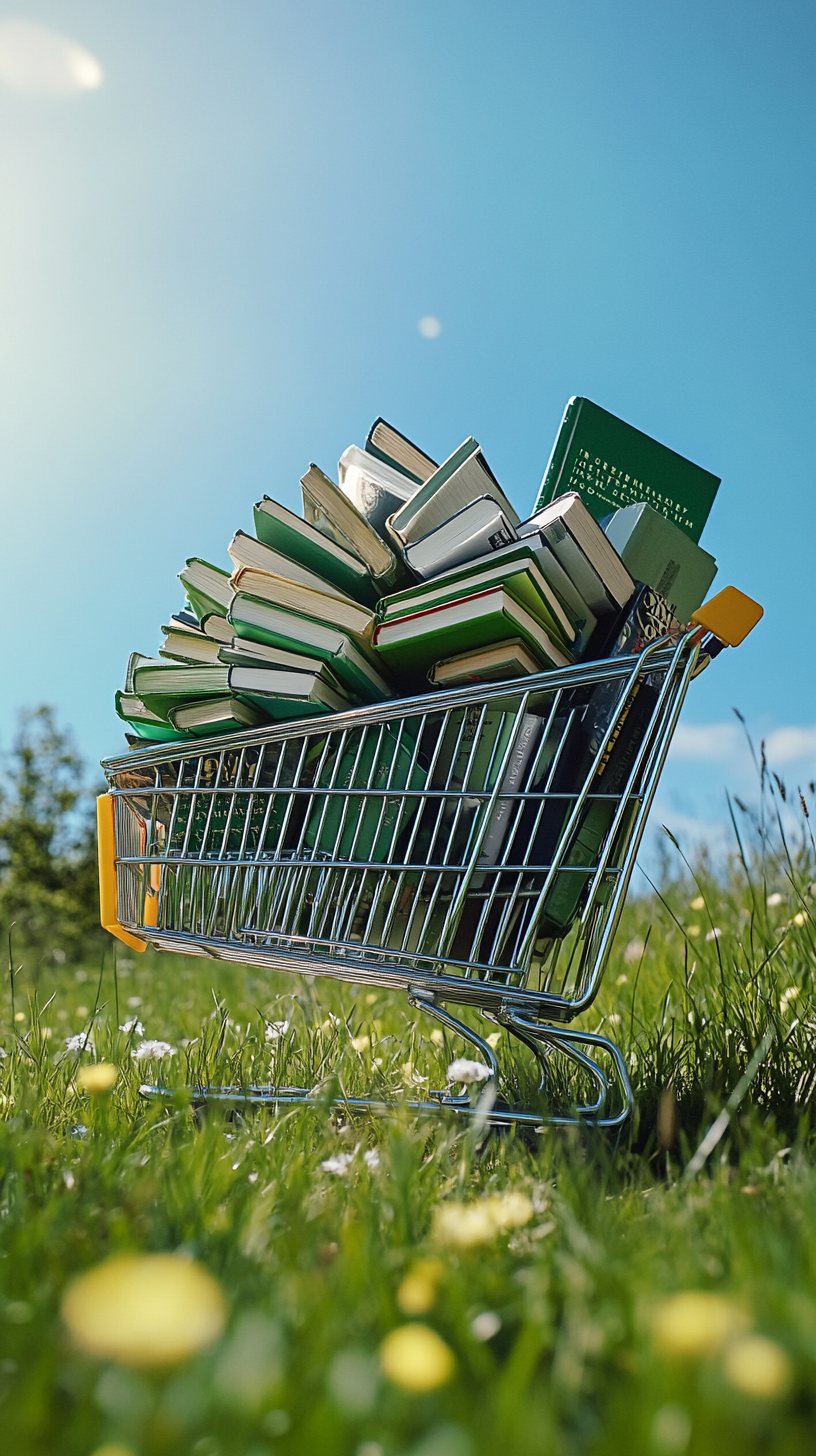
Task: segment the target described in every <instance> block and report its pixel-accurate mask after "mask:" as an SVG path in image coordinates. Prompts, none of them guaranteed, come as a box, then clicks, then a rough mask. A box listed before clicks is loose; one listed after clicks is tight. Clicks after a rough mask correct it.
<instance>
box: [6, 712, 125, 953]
mask: <svg viewBox="0 0 816 1456" xmlns="http://www.w3.org/2000/svg"><path fill="white" fill-rule="evenodd" d="M91 807H92V805H91V802H90V796H89V794H88V792H87V790H86V789H85V788H84V784H83V764H82V760H81V758H80V757H79V754H78V753H77V751H76V749H75V748H74V746H73V744H72V741H71V738H70V735H69V734H68V733H66V732H65V731H64V730H62V729H60V728H59V727H58V725H57V723H56V720H55V717H54V712H53V709H51V708H49V707H40V708H35V709H34V710H33V711H29V712H23V713H21V715H20V723H19V728H18V732H17V736H16V738H15V740H14V743H13V746H12V749H11V753H10V754H9V755H8V762H7V765H6V772H5V774H4V782H2V783H0V928H2V933H3V940H4V942H5V941H6V939H7V936H8V932H9V930H10V928H11V927H12V925H13V927H14V938H13V939H14V949H15V952H16V953H21V954H22V955H23V956H28V957H31V956H35V955H39V956H42V954H43V953H44V952H46V951H47V950H51V951H56V952H57V956H58V958H59V957H60V956H64V957H65V958H66V959H69V960H75V959H76V958H77V956H79V955H80V954H82V953H87V951H88V949H89V948H90V945H91V944H93V943H96V944H98V945H100V946H101V944H102V935H101V932H100V930H99V895H98V888H97V867H96V837H95V829H94V825H93V821H92V818H91V814H90V810H91Z"/></svg>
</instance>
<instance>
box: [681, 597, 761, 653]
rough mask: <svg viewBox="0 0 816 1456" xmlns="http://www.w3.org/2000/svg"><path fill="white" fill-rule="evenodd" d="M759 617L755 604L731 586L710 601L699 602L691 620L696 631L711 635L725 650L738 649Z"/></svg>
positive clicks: (757, 603) (759, 607)
mask: <svg viewBox="0 0 816 1456" xmlns="http://www.w3.org/2000/svg"><path fill="white" fill-rule="evenodd" d="M763 615H764V611H763V608H762V607H761V606H760V605H759V602H755V601H753V600H752V599H751V597H747V596H746V595H745V592H741V591H739V590H738V588H737V587H735V586H726V587H723V590H722V591H721V592H717V595H716V596H715V597H712V598H711V600H710V601H708V602H703V605H702V606H701V607H699V608H698V609H697V611H696V612H695V613H694V615H693V616H692V619H691V620H692V622H693V623H694V625H695V626H696V627H704V628H705V630H706V632H713V633H714V636H715V637H716V638H718V639H719V641H720V642H724V643H725V645H726V647H739V645H740V643H741V642H744V641H745V638H746V637H747V636H748V633H749V632H752V631H753V629H754V627H755V626H756V624H757V622H758V621H759V620H760V618H761V617H762V616H763Z"/></svg>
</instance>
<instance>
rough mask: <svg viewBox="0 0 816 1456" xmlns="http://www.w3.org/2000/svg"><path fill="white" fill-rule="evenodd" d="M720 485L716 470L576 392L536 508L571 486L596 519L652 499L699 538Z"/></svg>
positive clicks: (664, 513) (684, 529) (560, 430)
mask: <svg viewBox="0 0 816 1456" xmlns="http://www.w3.org/2000/svg"><path fill="white" fill-rule="evenodd" d="M719 484H720V478H719V476H717V475H712V474H711V471H710V470H703V468H702V466H700V465H695V464H693V462H692V461H691V460H686V458H685V456H683V455H678V454H677V452H676V450H670V449H669V448H668V446H667V445H661V444H660V443H659V441H658V440H653V439H652V438H651V436H650V435H644V434H643V431H642V430H636V429H635V427H634V425H627V424H626V422H625V421H624V420H619V419H618V417H617V415H612V414H610V413H609V411H608V410H605V409H601V406H600V405H598V404H593V403H592V400H591V399H582V398H581V397H580V396H578V395H575V396H573V398H572V399H571V400H570V402H569V404H568V405H567V408H566V410H565V412H564V418H563V420H562V421H561V428H560V429H559V431H558V436H557V438H556V441H555V444H554V446H553V451H552V455H551V456H550V461H549V464H548V466H547V469H546V471H545V473H544V479H543V481H542V482H541V490H540V491H539V495H538V501H537V503H536V510H537V511H540V510H541V509H542V508H543V507H544V506H547V505H549V503H550V501H552V500H555V499H556V497H557V496H560V495H564V494H565V493H566V492H567V491H569V490H574V491H577V493H578V495H579V496H580V497H581V500H582V501H583V502H584V505H585V506H586V507H587V510H589V511H591V512H592V514H593V516H594V517H595V519H596V521H599V520H602V519H603V517H604V516H608V515H609V514H610V512H611V511H617V510H619V509H620V507H621V506H629V505H634V504H635V503H636V502H637V501H646V503H647V505H650V506H652V507H653V509H654V510H656V511H660V513H661V515H664V516H666V518H667V519H668V520H670V521H673V522H674V524H675V525H676V526H679V527H680V528H681V530H683V531H685V532H686V534H687V535H688V536H690V537H691V539H692V541H699V539H700V533H701V532H702V529H703V526H704V525H705V523H706V521H707V519H708V513H709V511H710V510H711V507H712V505H713V503H714V497H715V495H716V494H717V487H718V486H719Z"/></svg>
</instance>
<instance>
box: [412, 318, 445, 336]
mask: <svg viewBox="0 0 816 1456" xmlns="http://www.w3.org/2000/svg"><path fill="white" fill-rule="evenodd" d="M417 328H418V329H419V332H420V333H421V335H422V337H423V339H438V338H439V335H440V334H441V332H442V325H441V323H440V322H439V319H438V318H434V316H433V314H432V313H426V314H424V315H423V317H422V318H421V319H420V320H419V323H418V324H417Z"/></svg>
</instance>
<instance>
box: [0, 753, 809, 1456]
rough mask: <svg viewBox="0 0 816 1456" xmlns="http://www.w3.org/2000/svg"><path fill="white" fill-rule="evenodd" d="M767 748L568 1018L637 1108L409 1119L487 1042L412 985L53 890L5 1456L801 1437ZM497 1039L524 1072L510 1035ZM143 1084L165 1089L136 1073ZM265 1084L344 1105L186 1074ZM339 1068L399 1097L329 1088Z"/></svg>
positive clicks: (785, 804) (805, 1199)
mask: <svg viewBox="0 0 816 1456" xmlns="http://www.w3.org/2000/svg"><path fill="white" fill-rule="evenodd" d="M762 774H763V789H764V797H763V806H764V807H763V810H762V817H761V818H756V817H752V816H751V815H750V814H749V813H748V812H746V811H744V810H743V809H742V807H741V806H739V805H737V806H735V837H734V853H733V856H732V857H731V859H730V860H729V861H728V863H722V864H716V865H714V864H710V863H708V862H707V861H706V860H705V858H704V857H703V858H702V859H701V860H700V861H699V862H698V863H695V865H694V867H693V873H692V869H691V868H690V867H688V866H686V865H685V863H684V862H683V860H682V858H681V857H680V856H679V854H678V853H677V852H676V851H675V848H674V846H673V845H671V844H670V843H669V842H668V841H667V862H666V867H665V870H664V873H663V875H662V877H661V879H660V883H659V884H658V885H657V886H656V887H654V888H653V889H650V890H649V892H648V893H646V894H642V895H639V896H637V897H635V898H632V899H631V901H630V903H629V905H628V907H627V909H626V912H625V917H624V922H623V925H622V927H621V931H620V933H619V935H618V938H617V942H616V946H615V949H614V952H613V955H612V958H611V961H610V964H609V967H608V970H607V974H606V977H605V980H604V983H603V988H602V992H601V995H600V997H599V999H598V1001H597V1003H596V1005H595V1007H594V1008H593V1010H592V1011H591V1012H590V1013H589V1014H588V1015H587V1016H586V1017H585V1018H584V1023H583V1024H584V1025H585V1026H586V1027H587V1028H588V1029H590V1030H597V1029H603V1030H604V1031H605V1032H607V1033H608V1034H611V1035H613V1036H614V1037H615V1039H616V1040H617V1041H618V1043H619V1044H620V1046H621V1047H622V1049H623V1052H624V1055H625V1057H626V1060H627V1064H628V1066H629V1069H630V1074H631V1078H632V1082H633V1086H634V1091H635V1096H636V1102H637V1106H636V1112H635V1116H634V1118H633V1120H632V1122H631V1123H630V1125H628V1126H627V1127H626V1128H625V1129H624V1130H623V1131H622V1132H618V1133H614V1134H610V1133H603V1132H599V1131H597V1130H593V1129H592V1128H590V1127H584V1128H578V1129H558V1128H548V1129H545V1130H544V1131H542V1132H541V1133H539V1134H537V1135H532V1134H526V1135H524V1136H520V1135H516V1134H512V1133H506V1132H496V1131H493V1132H491V1131H490V1130H489V1129H487V1128H484V1127H480V1126H478V1124H477V1125H476V1126H475V1127H474V1126H473V1125H472V1124H468V1123H467V1122H464V1121H457V1120H456V1119H454V1118H453V1117H450V1116H444V1117H429V1116H416V1115H414V1114H411V1113H410V1112H409V1111H408V1110H407V1109H405V1107H404V1106H401V1100H402V1101H404V1099H405V1098H406V1097H407V1096H416V1095H417V1094H418V1093H419V1094H423V1093H427V1089H428V1088H429V1087H441V1086H444V1085H445V1079H446V1074H447V1068H448V1066H449V1064H450V1062H451V1061H452V1060H453V1059H454V1058H456V1057H457V1056H462V1055H472V1049H469V1048H467V1047H465V1046H464V1044H463V1043H462V1042H457V1040H456V1038H455V1037H454V1036H451V1035H449V1034H448V1033H443V1032H441V1031H440V1030H438V1029H436V1028H435V1025H434V1023H433V1022H431V1021H429V1020H426V1019H422V1018H421V1017H420V1016H419V1015H418V1014H417V1013H415V1012H413V1011H411V1010H410V1009H409V1008H408V1007H407V1006H406V1004H405V1001H404V998H400V997H399V996H397V995H392V994H386V993H382V992H379V991H376V990H370V989H368V988H366V987H346V986H338V985H335V984H333V983H330V982H326V981H319V980H311V979H309V978H306V979H304V978H295V977H287V976H283V975H269V974H266V973H265V972H263V971H259V970H258V969H257V968H251V967H247V968H245V967H241V966H224V965H219V964H218V963H215V962H209V961H205V960H200V959H195V958H188V957H182V956H175V955H153V954H147V955H144V956H138V955H134V954H132V953H130V952H129V951H127V950H126V948H125V947H123V946H121V945H118V946H114V944H113V942H112V941H108V942H107V944H105V943H104V942H103V940H102V939H101V938H100V939H96V940H94V939H93V937H91V938H90V940H88V941H87V946H86V948H84V949H83V947H82V946H78V945H71V946H69V947H68V948H67V949H66V945H65V943H64V939H65V938H64V935H63V936H62V941H61V940H60V926H63V927H64V925H65V924H66V921H65V916H64V913H63V912H64V909H65V907H64V905H63V907H62V911H61V912H60V913H61V914H62V915H63V918H62V919H61V920H60V918H59V915H58V914H57V908H58V907H57V908H55V909H54V921H53V927H52V928H53V934H51V935H50V936H49V935H48V934H46V933H45V931H43V924H44V922H43V918H42V915H41V917H40V920H41V924H40V931H41V933H40V938H39V941H36V940H35V939H32V940H31V943H30V944H26V943H23V944H22V946H21V947H20V948H19V950H18V945H19V944H20V934H19V930H18V929H17V928H15V929H14V930H13V931H12V934H11V941H10V951H9V954H10V960H9V967H8V975H7V977H6V982H5V990H4V993H3V1001H2V1036H1V1037H0V1045H2V1056H0V1100H1V1101H2V1110H3V1120H2V1122H1V1123H0V1178H1V1179H2V1192H1V1193H0V1198H1V1200H2V1201H1V1202H0V1220H1V1221H0V1231H1V1232H0V1291H1V1292H0V1426H1V1427H2V1431H3V1438H2V1449H3V1451H4V1452H8V1453H9V1456H29V1453H31V1456H41V1453H42V1456H44V1453H53V1456H93V1453H97V1456H102V1453H104V1456H162V1453H168V1456H170V1453H172V1456H275V1453H280V1456H505V1453H507V1456H539V1453H550V1452H552V1453H554V1456H561V1453H563V1456H572V1453H576V1456H577V1453H597V1456H605V1453H610V1456H611V1453H631V1456H640V1453H643V1456H683V1453H689V1456H697V1453H700V1456H703V1453H705V1456H708V1453H712V1456H730V1453H734V1456H737V1453H738V1456H751V1453H755V1452H756V1453H760V1452H762V1453H766V1452H774V1453H776V1452H779V1453H800V1452H805V1451H810V1450H812V1449H813V1444H814V1439H816V1167H815V1166H814V1140H813V1132H812V1127H811V1123H812V1113H811V1108H812V1106H813V1092H814V1087H816V1054H815V1052H816V1008H814V1004H813V967H814V951H815V950H816V926H814V916H816V898H814V893H816V885H814V880H816V869H815V868H814V852H813V840H812V836H811V834H810V827H811V820H810V819H809V817H808V813H809V811H810V810H811V809H812V787H811V788H809V789H806V791H805V797H804V798H802V799H799V798H798V796H797V794H796V793H793V794H791V793H790V792H787V791H786V790H785V788H784V785H780V784H779V783H778V782H775V781H774V779H773V777H772V776H771V775H768V774H767V772H766V771H765V769H764V765H763V766H762ZM7 888H8V887H7ZM9 893H10V891H9ZM7 901H8V894H7ZM42 903H43V904H47V903H50V902H48V901H47V899H46V900H43V902H42ZM53 904H54V905H55V906H56V905H57V902H56V901H54V902H53ZM5 908H6V912H7V913H9V905H8V903H6V907H5ZM41 908H42V907H41ZM46 919H47V917H46ZM46 929H47V926H46ZM15 937H17V938H15ZM23 941H24V937H23ZM758 1047H759V1048H760V1049H761V1050H764V1056H763V1057H762V1059H761V1060H760V1062H759V1064H758V1065H756V1067H755V1075H754V1076H753V1078H752V1080H751V1083H750V1086H748V1087H747V1088H746V1089H745V1091H744V1096H743V1097H742V1099H741V1101H740V1104H739V1107H738V1108H736V1109H735V1110H734V1111H733V1115H732V1116H731V1118H730V1121H728V1125H727V1126H725V1120H723V1124H722V1128H723V1135H722V1137H721V1138H720V1140H719V1141H718V1142H717V1143H716V1146H713V1147H712V1149H711V1151H710V1154H709V1156H708V1157H707V1159H706V1160H705V1162H704V1163H703V1164H702V1167H700V1168H699V1170H698V1171H696V1172H695V1171H692V1172H691V1173H689V1171H688V1164H689V1161H690V1159H691V1158H692V1155H693V1154H694V1152H695V1149H696V1148H697V1147H698V1146H699V1144H700V1141H701V1139H702V1138H703V1136H704V1134H705V1133H706V1131H707V1129H709V1127H710V1126H711V1124H712V1122H714V1120H715V1119H716V1118H717V1116H718V1115H719V1114H720V1113H721V1111H722V1109H723V1106H724V1104H725V1103H726V1101H727V1099H728V1097H729V1095H730V1094H732V1093H733V1091H734V1089H735V1088H736V1087H737V1086H738V1084H739V1083H740V1079H741V1078H744V1074H745V1071H746V1068H748V1067H749V1065H750V1064H751V1062H752V1057H753V1056H754V1053H755V1052H756V1050H757V1048H758ZM497 1054H498V1056H499V1059H500V1060H501V1059H502V1058H505V1060H506V1059H507V1058H513V1059H514V1060H515V1072H514V1075H515V1077H516V1080H517V1081H519V1082H523V1081H524V1079H525V1078H526V1079H527V1080H528V1081H529V1078H530V1075H531V1074H530V1069H529V1067H527V1066H525V1065H524V1064H523V1058H524V1055H525V1054H524V1053H521V1055H519V1053H518V1052H511V1051H510V1050H509V1048H508V1046H507V1036H506V1033H502V1034H499V1036H498V1041H497ZM754 1063H756V1058H754ZM99 1064H103V1067H102V1070H101V1072H100V1071H94V1070H93V1069H94V1068H97V1067H98V1066H99ZM106 1068H107V1069H108V1070H105V1069H106ZM111 1069H113V1070H111ZM511 1080H512V1079H511ZM157 1081H162V1082H164V1083H165V1085H167V1086H169V1087H170V1088H172V1089H175V1095H174V1096H173V1097H171V1098H169V1099H166V1100H153V1101H151V1100H147V1099H145V1098H144V1097H142V1096H140V1093H139V1088H140V1085H141V1084H143V1083H146V1082H157ZM270 1081H277V1082H278V1083H281V1084H284V1083H285V1084H297V1085H313V1084H315V1083H317V1084H322V1085H323V1087H324V1089H325V1096H324V1097H323V1099H322V1100H321V1099H319V1098H318V1100H317V1101H316V1103H315V1105H314V1107H313V1108H311V1107H310V1108H305V1109H304V1108H290V1109H286V1110H281V1111H280V1112H279V1113H278V1114H277V1115H276V1114H274V1113H273V1112H271V1111H264V1110H260V1111H253V1112H250V1113H249V1114H247V1115H237V1114H236V1113H235V1111H234V1110H233V1111H230V1110H229V1109H228V1108H224V1107H220V1108H219V1107H211V1108H210V1109H209V1110H208V1111H207V1112H206V1113H202V1112H201V1111H200V1110H199V1109H197V1108H196V1107H195V1106H193V1105H191V1100H190V1097H189V1094H188V1093H187V1091H186V1090H185V1089H186V1088H188V1087H189V1086H190V1085H196V1084H201V1083H212V1084H219V1083H230V1084H244V1085H246V1084H247V1083H250V1082H264V1083H266V1082H270ZM340 1085H342V1087H343V1088H344V1089H345V1091H346V1092H348V1093H353V1092H355V1091H357V1090H361V1089H365V1088H368V1089H371V1088H375V1089H378V1090H379V1091H381V1092H382V1094H383V1096H384V1097H386V1098H389V1099H393V1103H394V1106H393V1110H391V1111H389V1112H387V1113H384V1114H382V1115H377V1116H370V1115H364V1116H362V1115H361V1116H351V1115H349V1114H347V1113H343V1112H340V1113H338V1112H337V1110H336V1109H334V1108H332V1107H331V1106H329V1105H327V1104H328V1099H329V1097H330V1096H331V1095H333V1094H334V1093H336V1092H337V1090H338V1087H339V1086H340ZM477 1091H478V1089H475V1092H477ZM697 1161H698V1163H699V1162H700V1161H701V1160H700V1159H698V1160H697ZM155 1256H164V1257H162V1258H159V1259H158V1260H157V1259H156V1257H155ZM94 1271H97V1272H94ZM77 1281H78V1282H77Z"/></svg>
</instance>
